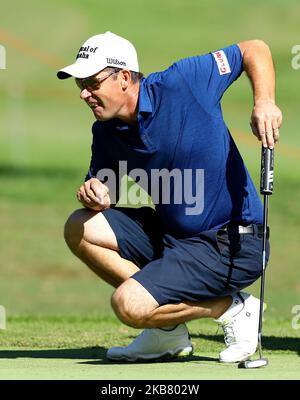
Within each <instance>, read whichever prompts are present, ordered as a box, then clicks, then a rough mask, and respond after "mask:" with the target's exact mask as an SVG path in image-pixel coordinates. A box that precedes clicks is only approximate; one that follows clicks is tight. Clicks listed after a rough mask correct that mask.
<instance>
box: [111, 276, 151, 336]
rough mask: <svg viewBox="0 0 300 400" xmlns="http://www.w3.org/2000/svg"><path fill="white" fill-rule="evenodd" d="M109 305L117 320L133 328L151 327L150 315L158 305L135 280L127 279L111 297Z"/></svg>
mask: <svg viewBox="0 0 300 400" xmlns="http://www.w3.org/2000/svg"><path fill="white" fill-rule="evenodd" d="M111 305H112V308H113V309H114V311H115V313H116V315H117V316H118V318H119V319H120V320H121V321H122V322H124V323H125V324H126V325H129V326H132V327H133V328H146V327H148V326H149V327H150V325H151V321H150V319H151V313H152V311H153V310H154V309H155V308H156V307H158V303H157V302H156V301H155V299H154V298H153V297H152V296H151V294H150V293H149V292H148V291H147V290H146V289H145V288H144V287H143V286H142V285H141V284H140V283H139V282H137V281H136V280H134V279H132V278H129V279H128V280H127V281H125V282H124V283H122V285H120V286H119V287H118V288H117V289H116V290H115V292H114V293H113V295H112V298H111Z"/></svg>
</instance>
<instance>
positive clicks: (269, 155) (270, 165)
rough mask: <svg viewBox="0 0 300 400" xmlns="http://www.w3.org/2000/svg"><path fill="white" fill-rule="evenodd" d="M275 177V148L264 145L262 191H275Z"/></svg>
mask: <svg viewBox="0 0 300 400" xmlns="http://www.w3.org/2000/svg"><path fill="white" fill-rule="evenodd" d="M273 179H274V149H269V147H262V149H261V175H260V193H261V194H272V193H273Z"/></svg>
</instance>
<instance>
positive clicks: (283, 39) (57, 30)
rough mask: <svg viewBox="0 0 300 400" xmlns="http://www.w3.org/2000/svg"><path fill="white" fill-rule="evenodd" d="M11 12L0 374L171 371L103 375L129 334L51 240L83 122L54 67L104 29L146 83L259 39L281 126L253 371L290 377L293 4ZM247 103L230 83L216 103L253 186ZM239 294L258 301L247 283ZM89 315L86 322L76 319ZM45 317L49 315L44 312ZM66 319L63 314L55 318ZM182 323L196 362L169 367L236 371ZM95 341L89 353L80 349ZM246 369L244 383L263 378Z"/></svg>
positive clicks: (2, 80)
mask: <svg viewBox="0 0 300 400" xmlns="http://www.w3.org/2000/svg"><path fill="white" fill-rule="evenodd" d="M17 8H18V12H17V13H16V6H15V4H13V3H12V2H4V3H3V4H2V5H1V16H3V18H2V20H1V29H0V44H1V45H4V46H5V47H6V53H7V69H6V70H0V121H1V124H0V187H1V191H0V223H1V229H0V255H1V259H0V264H1V279H0V304H3V305H4V306H5V307H6V309H7V314H8V322H9V324H8V329H7V331H6V332H1V333H0V346H1V347H2V348H6V350H5V355H6V357H7V358H6V359H5V358H4V357H3V358H2V360H1V361H0V362H1V364H3V365H4V367H1V368H2V369H1V373H0V376H1V377H3V376H4V377H13V376H17V374H18V373H19V372H20V374H22V376H23V377H24V378H25V377H27V378H29V377H35V378H42V377H48V378H49V377H51V376H52V377H53V378H58V379H59V378H60V377H66V376H70V377H71V378H74V379H75V377H79V376H80V373H82V376H83V377H85V378H91V377H95V378H97V376H98V375H97V374H102V375H101V376H102V377H105V376H106V377H107V376H109V375H110V374H114V375H112V376H114V377H121V378H122V379H123V378H124V379H125V377H126V374H127V375H128V377H135V376H137V378H138V379H139V378H140V377H141V376H145V374H146V376H147V377H148V378H149V377H155V376H157V377H160V376H166V377H168V378H170V379H173V378H175V377H177V376H178V373H177V369H178V363H177V362H173V363H169V364H168V368H165V364H159V367H158V368H157V369H156V368H155V370H154V369H153V367H152V366H151V364H150V365H147V364H145V365H143V368H139V369H137V368H136V367H134V366H129V367H120V369H118V370H115V368H116V367H117V368H119V367H118V366H110V365H108V364H106V363H105V361H103V357H104V353H105V349H106V348H107V347H108V346H110V345H112V344H118V343H119V344H120V343H123V344H125V343H127V342H129V341H130V340H131V339H130V337H129V336H130V335H133V333H134V332H135V331H134V330H130V329H129V328H128V329H127V328H125V327H122V326H121V325H120V324H118V323H117V322H116V321H115V319H114V317H113V314H112V311H111V309H110V306H109V298H110V295H111V292H112V288H110V287H109V286H108V285H106V284H104V283H102V282H101V281H100V280H98V279H97V278H96V277H95V276H94V275H93V274H92V272H90V271H88V270H87V268H86V267H85V266H84V265H82V263H81V262H79V261H78V260H77V259H76V258H75V257H74V256H73V255H72V254H71V253H70V251H69V250H68V249H67V248H66V245H65V243H64V241H63V237H62V232H63V225H64V222H65V220H66V218H67V217H68V215H69V214H70V213H71V212H72V211H73V210H74V209H75V208H77V207H78V203H77V201H76V198H75V193H76V191H77V188H78V187H79V185H80V184H81V182H82V180H83V177H84V175H85V173H86V170H87V167H88V164H89V158H90V144H91V131H90V127H91V124H92V122H93V118H92V115H91V112H90V110H89V109H88V108H87V107H85V106H84V105H83V104H81V101H80V99H79V97H78V91H77V90H76V87H75V85H74V84H73V82H72V81H66V82H60V81H58V80H57V79H56V76H55V73H56V70H57V69H58V68H60V67H62V66H65V65H67V64H69V63H71V62H72V60H73V59H74V55H75V53H76V51H77V49H78V47H79V44H80V43H82V42H83V41H84V40H85V39H86V38H87V37H89V36H91V35H93V34H95V33H99V32H104V31H105V30H111V31H113V32H116V33H118V34H120V35H123V36H125V37H127V38H128V39H130V40H131V41H132V42H133V43H134V44H135V45H136V48H137V50H138V53H139V59H140V65H141V70H142V71H143V72H144V73H145V74H146V75H147V74H148V73H150V72H152V71H157V70H162V69H164V68H166V67H167V66H169V65H170V64H171V63H172V62H174V61H176V60H178V59H180V58H183V57H186V56H190V55H195V54H200V53H204V52H207V51H210V50H212V49H217V48H219V47H222V46H225V45H228V44H231V43H234V42H238V41H242V40H247V39H253V38H260V39H263V40H265V41H266V42H267V43H268V44H269V45H270V47H271V49H272V52H273V56H274V60H275V64H276V70H277V100H278V104H279V105H280V107H281V108H282V110H283V115H284V124H283V127H282V129H281V140H280V144H279V146H277V148H276V153H275V183H274V195H273V196H272V197H271V199H270V212H269V221H270V226H271V245H272V254H271V259H270V263H269V266H268V269H267V281H266V301H267V303H268V316H267V317H266V318H267V320H266V339H265V346H266V352H267V353H268V356H269V357H270V360H271V361H272V362H271V366H270V367H269V368H268V369H265V370H264V371H265V372H264V373H266V374H267V376H268V377H270V378H274V379H275V377H279V378H280V377H283V376H286V377H292V376H294V375H293V370H292V368H294V369H295V370H296V367H295V365H296V364H295V363H296V360H297V357H298V356H299V354H298V353H297V352H296V351H294V350H293V351H290V349H291V348H293V349H295V347H293V346H294V345H293V343H297V344H299V342H298V340H296V337H297V335H298V337H299V331H292V330H291V328H290V323H291V320H292V318H293V315H292V313H291V310H292V307H293V306H294V305H295V304H299V298H300V283H299V273H298V271H299V265H298V264H299V257H298V252H299V249H298V247H299V239H298V237H299V230H300V209H299V201H300V185H299V182H300V174H299V170H300V136H299V122H298V120H299V118H298V114H299V111H298V103H299V98H298V97H299V90H298V89H299V76H300V75H299V74H300V71H299V70H298V71H295V70H293V69H292V68H291V48H292V46H293V45H295V44H297V43H299V30H298V25H299V24H298V20H297V18H298V15H299V12H300V4H299V2H298V0H287V1H285V2H282V1H279V0H276V1H274V0H266V1H264V2H261V1H258V0H255V1H251V2H250V1H243V2H240V3H238V2H236V1H233V0H225V1H223V2H220V1H217V0H205V1H201V2H198V1H194V0H187V1H184V2H182V1H180V0H166V1H163V2H162V1H160V0H151V1H150V0H143V1H141V2H136V1H133V0H129V1H128V2H127V3H126V5H125V6H124V3H123V2H121V1H119V0H116V1H115V2H114V6H113V7H112V6H111V4H110V3H109V2H97V1H96V0H87V1H85V2H83V1H81V0H76V1H73V0H72V1H71V0H66V1H64V2H63V3H61V2H59V1H58V0H54V1H52V2H46V3H41V2H39V1H37V0H28V1H26V2H23V3H22V2H18V6H17ZM58 10H59V12H58ZM4 17H5V18H4ZM33 21H34V23H33ZM49 32H51V34H49ZM251 106H252V95H251V90H250V85H249V82H248V80H247V78H246V77H245V76H244V77H241V78H240V79H239V81H238V82H237V83H235V84H234V85H232V87H231V88H230V90H229V91H228V92H227V93H226V95H225V96H224V101H223V109H224V115H225V119H226V121H227V123H228V126H229V127H230V129H231V130H232V132H233V136H234V137H235V139H236V143H237V145H238V147H239V149H240V151H241V153H242V155H243V157H244V159H245V162H246V164H247V166H248V167H249V170H250V172H251V175H252V176H253V179H254V181H255V183H256V185H257V187H258V184H259V168H260V165H259V162H260V144H259V143H258V142H257V141H256V139H255V138H254V137H253V135H252V134H251V133H250V130H249V118H250V113H251ZM249 290H250V291H252V292H253V293H255V294H258V292H259V285H258V283H257V284H255V285H253V286H252V287H251V288H250V289H249ZM90 313H93V315H94V314H95V315H96V316H95V317H93V318H92V317H91V318H89V319H85V318H84V317H83V316H84V315H90ZM54 314H55V315H57V317H56V319H55V318H54V319H53V317H50V316H51V315H54ZM73 314H76V315H78V317H76V318H77V319H76V318H75V317H74V318H75V319H72V317H68V316H69V315H73ZM17 315H19V317H16V316H17ZM26 316H29V317H26ZM35 316H39V318H36V317H35ZM48 316H49V317H48ZM80 316H81V317H80ZM103 316H106V317H105V319H103V318H104V317H103ZM190 326H191V328H192V334H193V341H195V345H196V355H195V357H198V358H196V359H192V360H190V361H189V362H184V363H183V364H182V365H184V369H183V370H186V371H189V372H190V373H191V377H194V378H197V377H198V374H199V371H201V377H202V378H204V377H207V378H211V377H212V376H216V374H217V376H220V377H222V376H226V377H229V378H233V377H235V376H238V377H243V376H245V375H243V373H245V371H239V372H237V369H236V367H235V366H223V365H219V364H216V362H215V357H216V355H217V353H218V351H219V350H220V348H221V347H222V344H221V343H220V341H219V339H220V338H221V337H220V335H217V336H216V335H215V333H214V328H213V327H212V325H210V323H204V322H202V321H201V323H200V322H193V323H191V325H190ZM198 326H199V328H198ZM200 327H201V329H200ZM122 329H125V330H124V331H123V330H122ZM199 332H201V334H202V335H203V334H205V335H208V337H209V338H210V340H209V339H207V338H204V337H203V336H201V335H200V334H199ZM285 343H287V345H286V346H287V347H285ZM97 346H100V350H99V347H98V349H97V350H95V349H93V347H97ZM101 346H102V350H101ZM203 349H205V355H204V352H203ZM276 349H277V350H276ZM26 351H27V353H26ZM18 352H19V353H18ZM2 354H4V353H2ZM9 354H10V355H11V357H9ZM13 354H15V356H16V358H14V357H13ZM26 356H28V357H26ZM199 357H200V358H199ZM201 357H202V359H201ZM203 357H211V358H212V359H213V360H212V361H211V360H207V359H205V358H203ZM32 362H33V363H32ZM27 366H28V369H26V368H27ZM289 366H291V369H289ZM3 368H4V369H3ZM153 370H154V371H153ZM116 371H117V372H116ZM162 371H163V375H162ZM248 372H249V371H247V375H246V376H247V377H248V378H249V377H252V378H259V377H261V376H263V375H262V374H261V372H260V371H259V372H255V371H251V372H249V373H248ZM237 373H238V374H241V375H237ZM143 374H144V375H143ZM222 374H225V375H222Z"/></svg>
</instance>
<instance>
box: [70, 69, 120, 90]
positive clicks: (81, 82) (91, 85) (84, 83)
mask: <svg viewBox="0 0 300 400" xmlns="http://www.w3.org/2000/svg"><path fill="white" fill-rule="evenodd" d="M119 71H120V70H119V69H118V70H117V71H112V72H111V73H110V74H108V75H106V76H105V77H104V78H97V77H96V76H90V77H88V78H83V79H79V78H75V82H76V84H77V86H78V87H79V89H80V90H81V91H82V90H83V89H87V90H88V91H89V92H92V91H94V90H98V89H99V88H100V86H101V83H102V82H104V81H105V80H106V79H107V78H109V77H110V76H111V75H113V74H117V73H118V72H119Z"/></svg>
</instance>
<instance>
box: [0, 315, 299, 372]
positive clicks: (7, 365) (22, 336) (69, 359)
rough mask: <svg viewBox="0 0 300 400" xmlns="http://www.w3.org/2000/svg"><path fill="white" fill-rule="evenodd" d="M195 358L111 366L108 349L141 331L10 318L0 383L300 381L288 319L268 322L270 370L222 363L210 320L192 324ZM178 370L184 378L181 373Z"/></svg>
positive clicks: (103, 322)
mask: <svg viewBox="0 0 300 400" xmlns="http://www.w3.org/2000/svg"><path fill="white" fill-rule="evenodd" d="M188 326H189V330H190V333H191V340H192V343H193V345H194V348H195V351H194V354H193V355H192V356H191V357H189V358H184V359H178V360H170V361H168V362H167V363H166V362H165V361H164V362H155V363H151V362H147V363H133V364H127V363H125V364H124V363H111V362H109V361H107V360H106V358H105V354H106V351H107V349H108V348H109V347H111V346H115V345H121V346H124V345H127V344H128V343H130V342H131V341H132V339H133V338H134V337H135V336H136V335H137V334H138V333H139V332H140V331H139V330H136V329H133V328H129V327H127V326H124V325H122V324H121V323H120V322H118V321H117V319H116V318H115V317H112V316H109V315H107V316H103V315H99V314H90V315H88V316H85V317H83V316H74V315H73V316H71V315H70V316H64V317H61V316H47V317H45V316H41V317H32V316H19V317H17V316H16V317H11V318H9V319H8V324H7V330H6V331H2V332H1V333H0V376H1V379H28V378H32V377H35V379H97V380H99V379H100V380H101V379H125V380H129V379H134V380H139V379H145V380H149V379H175V380H178V376H180V378H179V379H181V380H188V379H197V380H200V379H299V371H298V368H297V365H298V362H299V361H298V360H299V349H300V338H299V335H297V331H295V330H293V329H292V328H291V324H290V321H289V320H284V319H281V320H270V319H267V320H266V321H265V326H264V337H263V347H264V356H265V357H267V358H268V359H269V362H270V365H269V366H268V367H267V368H264V369H260V370H251V371H250V370H240V369H237V365H236V364H220V363H218V353H219V352H220V351H221V350H222V349H223V348H224V343H223V336H222V335H221V332H219V333H217V332H216V324H215V323H213V322H212V321H207V320H203V321H193V322H190V323H189V324H188ZM179 368H180V375H178V370H179Z"/></svg>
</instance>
